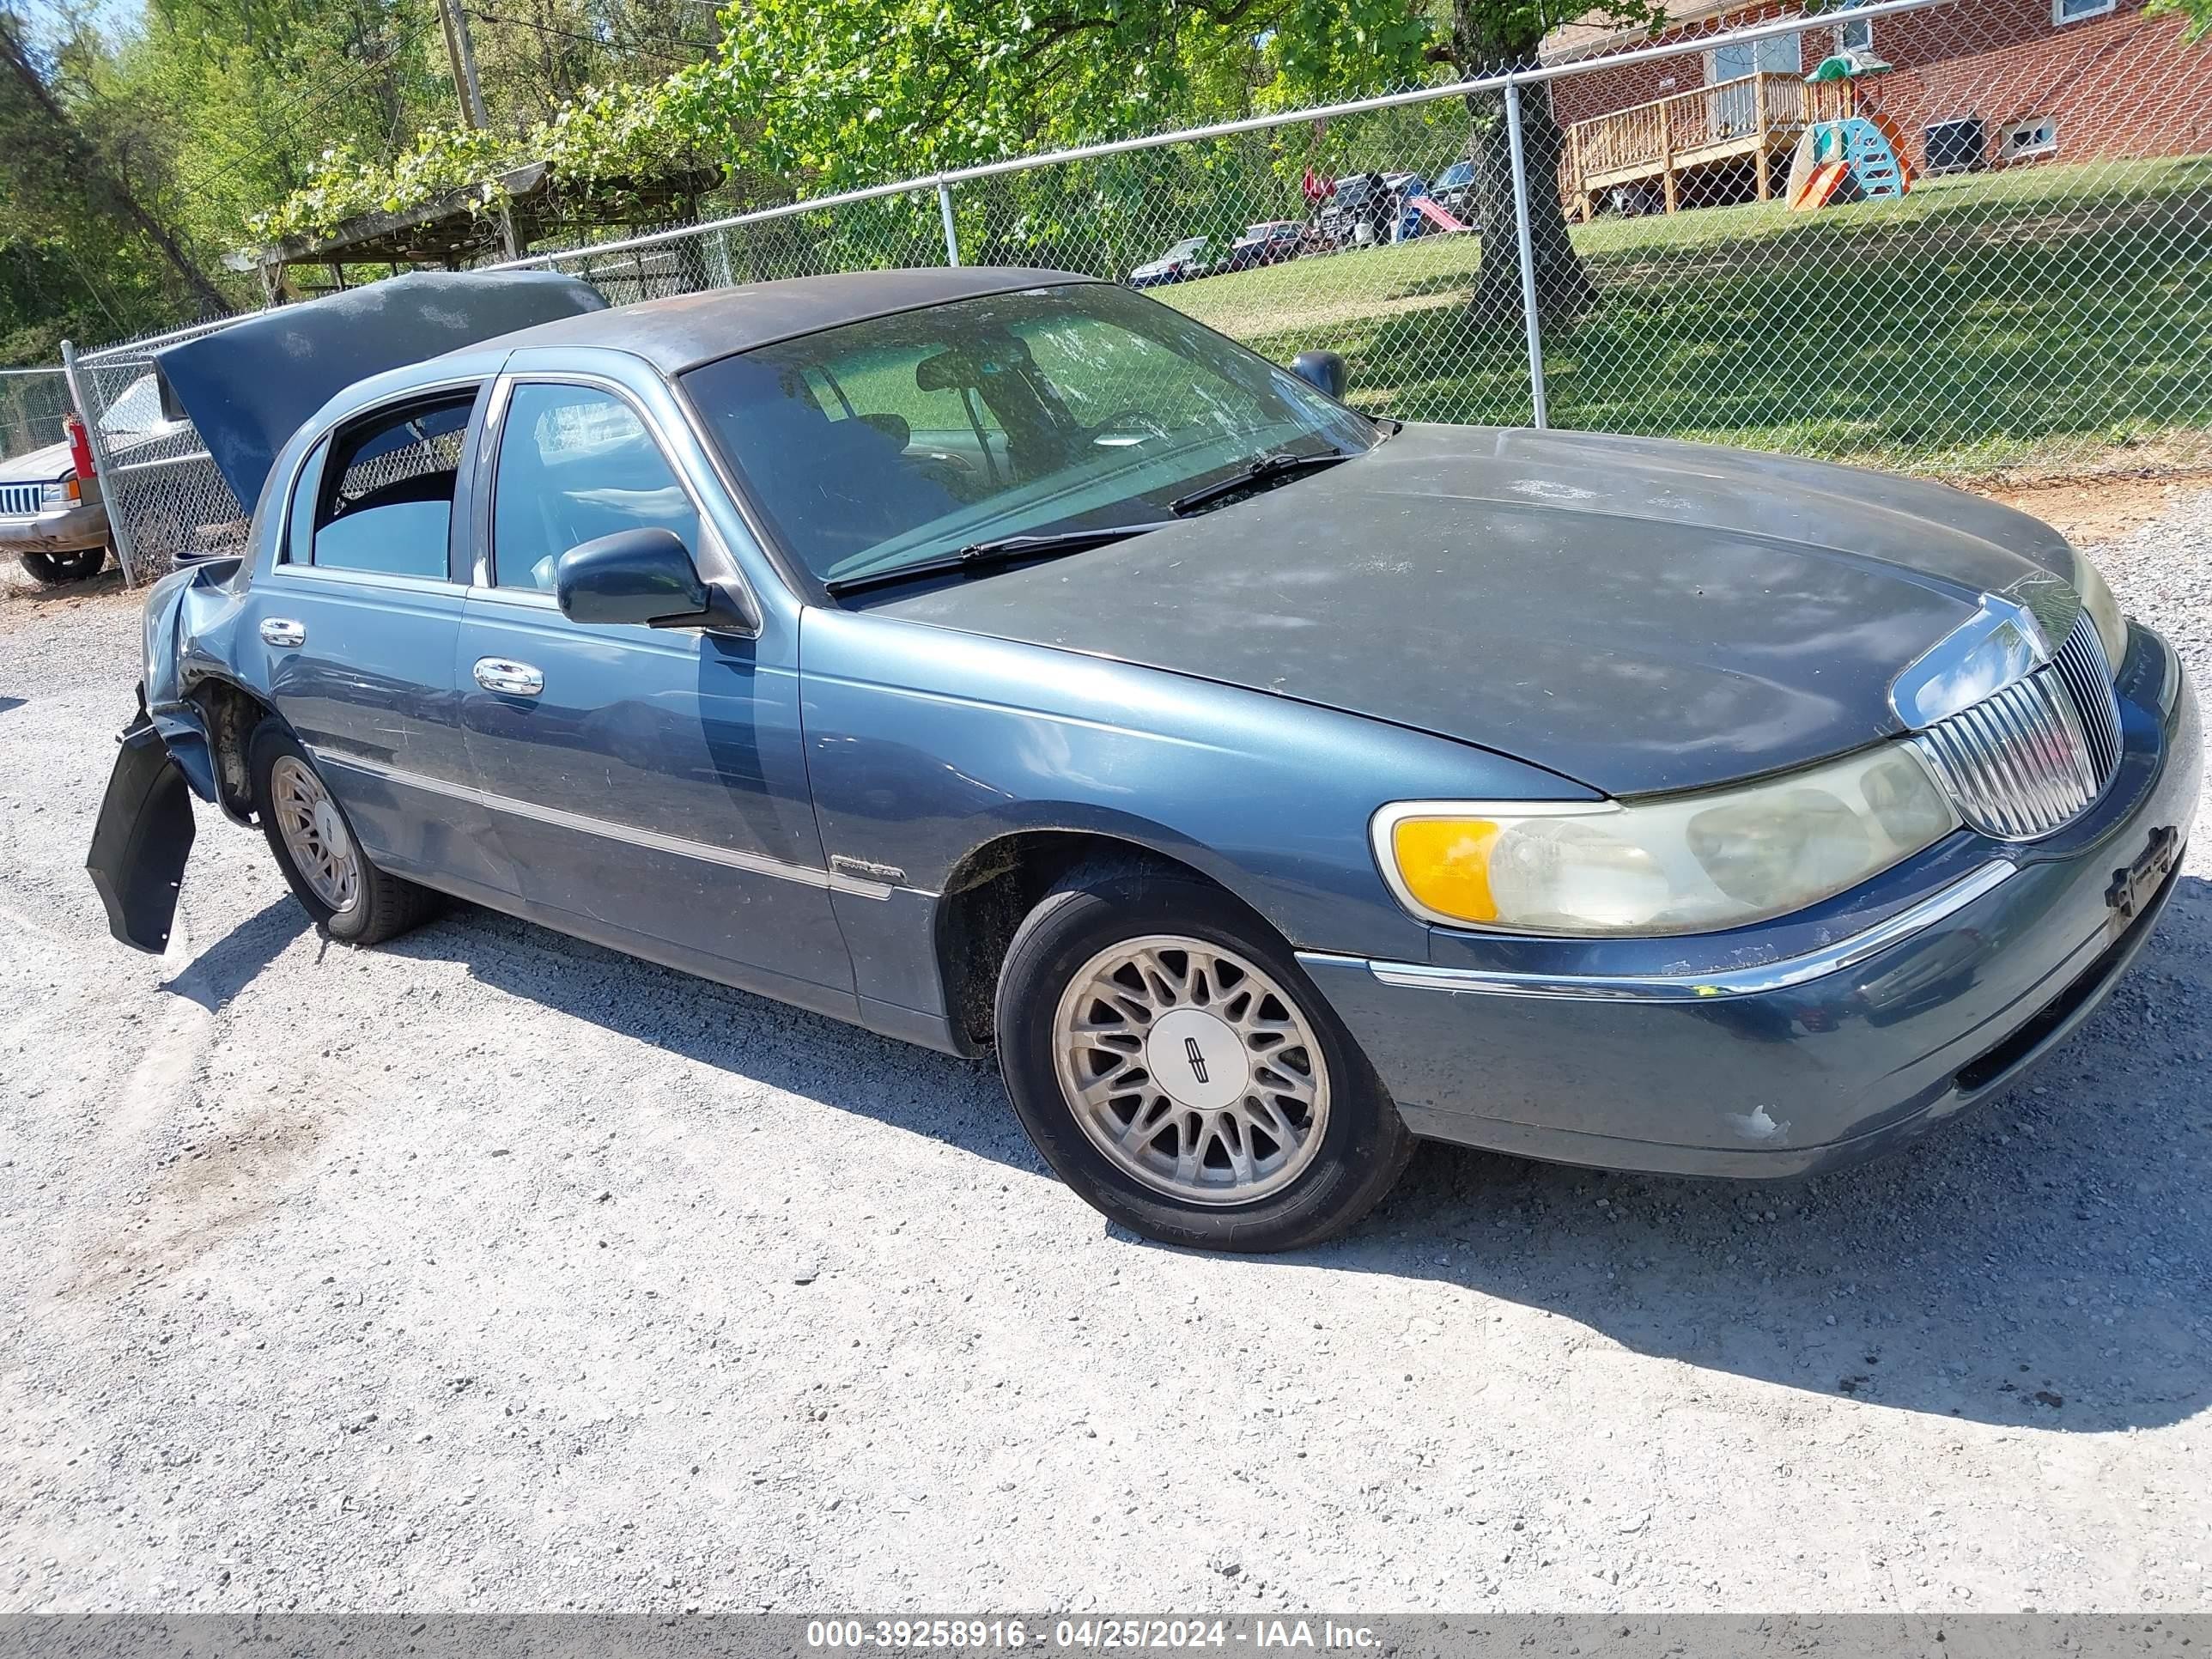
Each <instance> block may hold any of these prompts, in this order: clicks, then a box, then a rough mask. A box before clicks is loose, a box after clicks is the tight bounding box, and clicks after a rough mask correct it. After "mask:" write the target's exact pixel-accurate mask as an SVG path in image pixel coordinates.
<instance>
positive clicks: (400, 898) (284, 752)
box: [246, 714, 438, 945]
mask: <svg viewBox="0 0 2212 1659" xmlns="http://www.w3.org/2000/svg"><path fill="white" fill-rule="evenodd" d="M288 757H289V758H290V759H292V760H295V761H296V762H298V763H299V764H300V765H301V766H303V767H305V768H306V769H307V771H308V772H309V773H310V774H312V775H313V776H314V777H315V778H316V780H317V781H318V782H320V781H321V774H319V773H318V772H316V771H315V763H314V760H313V757H311V756H310V755H309V754H308V753H307V750H306V749H305V748H303V747H302V746H301V743H300V740H299V739H298V738H295V737H294V736H293V735H292V731H291V728H290V727H289V726H286V725H285V724H284V722H283V720H279V719H278V718H277V717H276V715H274V714H271V715H270V716H269V717H268V718H266V719H265V720H263V721H262V722H261V724H260V725H258V726H255V727H254V728H253V735H252V738H249V739H248V740H247V743H246V769H247V772H248V773H249V775H251V777H252V782H253V811H254V815H255V816H256V817H258V818H259V819H260V821H261V831H262V834H264V836H267V837H268V838H269V850H270V852H271V853H273V854H276V867H277V868H278V869H279V870H282V871H283V872H284V880H285V883H286V884H287V885H288V886H289V887H290V888H291V890H292V896H293V897H294V898H296V899H297V900H299V901H300V906H301V908H302V909H304V910H305V911H307V914H308V915H310V916H312V917H313V918H314V921H315V925H316V926H317V927H319V928H321V929H322V930H323V931H324V932H325V933H328V934H329V935H330V936H331V938H332V939H337V940H338V941H339V942H340V943H342V944H345V945H381V944H382V943H383V942H384V941H385V940H386V939H391V938H393V937H394V936H395V935H398V934H400V933H405V932H406V931H407V930H408V929H409V928H410V927H416V926H418V925H420V924H421V923H422V922H424V921H428V919H429V918H430V916H431V915H433V914H434V913H435V911H436V909H437V908H438V896H437V895H436V894H435V893H434V892H432V891H431V890H429V889H428V888H427V887H420V886H417V885H416V884H415V883H413V882H411V881H406V880H403V879H402V878H399V877H398V876H395V875H392V874H390V873H388V872H386V871H382V870H380V869H378V868H377V867H376V866H374V865H373V864H371V863H370V862H369V861H368V855H367V854H364V853H363V852H362V850H361V842H360V839H359V837H357V836H355V835H354V833H353V825H352V824H351V823H348V822H346V818H345V814H344V812H343V811H342V810H341V809H339V807H338V805H337V800H336V799H335V798H333V799H332V800H331V811H333V812H335V813H336V814H337V818H338V822H339V823H340V824H341V825H342V826H343V829H344V830H345V833H346V836H347V838H348V839H349V841H351V842H352V843H353V845H352V848H351V851H352V853H353V855H354V857H355V859H356V860H357V861H358V863H359V866H360V878H359V882H358V890H357V892H356V896H355V898H354V900H353V902H351V903H350V904H349V905H348V906H347V907H346V908H344V909H343V910H338V909H334V908H331V905H330V904H329V903H328V902H325V900H324V899H323V898H322V897H321V896H320V895H319V894H318V893H317V892H316V891H315V890H314V888H313V885H311V884H309V882H308V880H307V877H306V876H305V875H304V874H303V873H302V872H301V869H300V866H299V865H298V864H297V863H296V862H295V861H294V859H293V856H292V849H291V848H289V847H288V846H287V845H286V844H285V842H284V835H283V830H282V829H279V828H278V826H277V815H276V808H275V806H274V804H273V801H274V791H273V789H272V788H271V786H270V774H271V773H272V772H273V771H274V770H275V769H276V763H277V762H278V761H280V760H283V759H285V758H288ZM325 789H327V786H325Z"/></svg>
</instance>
